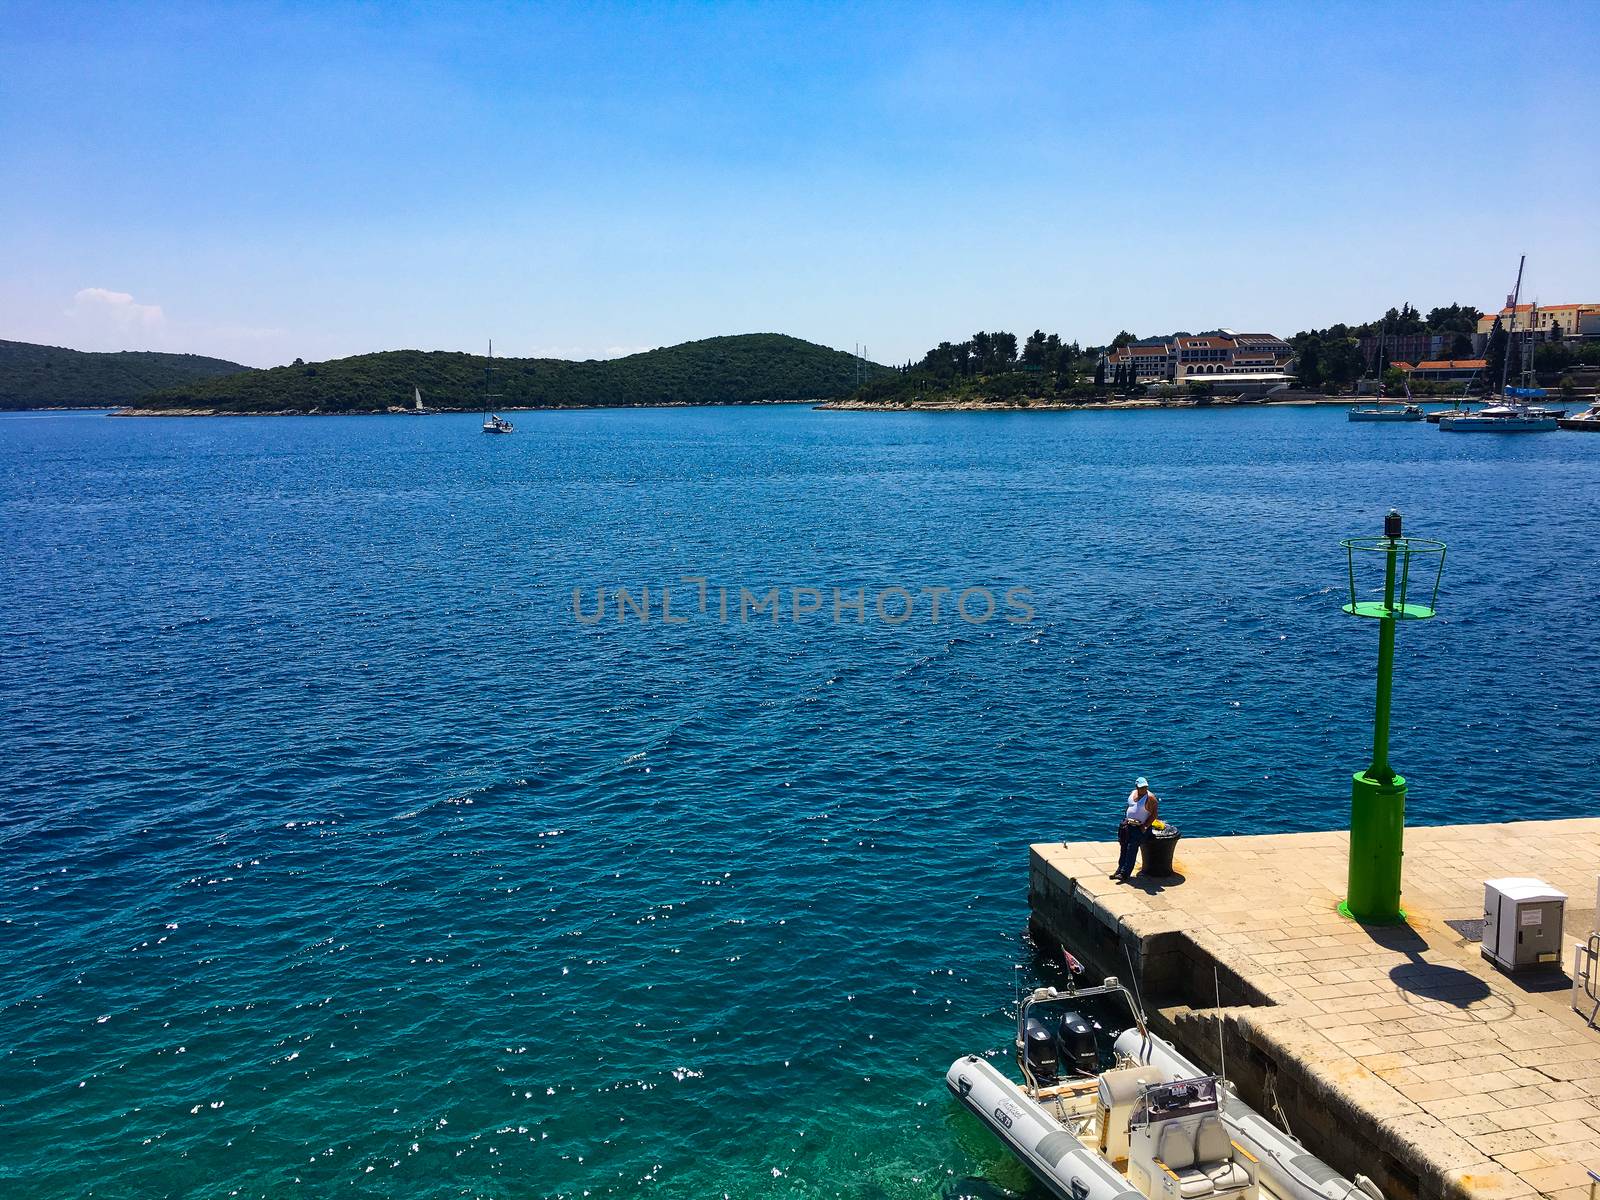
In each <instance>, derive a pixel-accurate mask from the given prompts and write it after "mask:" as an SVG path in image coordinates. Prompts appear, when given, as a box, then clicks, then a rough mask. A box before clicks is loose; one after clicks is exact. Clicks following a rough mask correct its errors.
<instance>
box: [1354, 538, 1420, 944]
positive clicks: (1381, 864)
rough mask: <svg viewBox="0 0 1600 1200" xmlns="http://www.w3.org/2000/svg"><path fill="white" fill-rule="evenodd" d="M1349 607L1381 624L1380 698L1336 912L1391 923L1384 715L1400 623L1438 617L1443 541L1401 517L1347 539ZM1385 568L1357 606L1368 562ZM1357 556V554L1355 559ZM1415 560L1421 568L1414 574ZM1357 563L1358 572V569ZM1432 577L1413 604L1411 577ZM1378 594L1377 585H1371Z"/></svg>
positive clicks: (1396, 824)
mask: <svg viewBox="0 0 1600 1200" xmlns="http://www.w3.org/2000/svg"><path fill="white" fill-rule="evenodd" d="M1339 544H1340V545H1341V546H1343V547H1344V549H1345V553H1346V556H1347V557H1348V560H1349V568H1350V603H1348V604H1346V605H1345V606H1344V611H1345V612H1347V613H1349V614H1350V615H1351V616H1353V617H1365V618H1368V619H1370V620H1376V621H1377V622H1378V623H1379V624H1378V694H1377V702H1376V705H1375V707H1374V712H1373V719H1372V763H1371V765H1370V766H1368V767H1367V769H1366V770H1365V771H1358V772H1357V773H1356V774H1355V775H1354V776H1352V777H1351V789H1350V877H1349V887H1348V890H1347V892H1346V894H1345V899H1344V900H1342V901H1340V903H1339V911H1340V912H1341V913H1343V914H1344V915H1345V916H1347V917H1350V918H1352V919H1353V920H1357V921H1361V922H1363V923H1366V924H1374V925H1393V924H1398V923H1400V922H1402V921H1404V920H1405V919H1406V914H1405V911H1404V910H1403V909H1402V908H1401V907H1400V860H1401V857H1402V856H1403V855H1404V853H1405V851H1404V842H1405V825H1406V781H1405V780H1404V779H1403V778H1402V777H1401V776H1399V775H1397V774H1395V771H1394V768H1392V767H1391V766H1390V765H1389V710H1390V704H1391V702H1392V699H1393V696H1394V633H1395V629H1396V627H1397V625H1398V623H1399V622H1400V621H1426V620H1429V619H1431V618H1432V617H1433V616H1434V614H1435V612H1436V611H1437V603H1438V599H1439V581H1440V580H1441V579H1442V578H1443V576H1444V551H1445V546H1444V543H1443V542H1435V541H1430V540H1428V539H1426V538H1408V537H1404V536H1402V533H1401V520H1400V514H1399V513H1398V512H1396V511H1395V510H1394V509H1390V510H1389V513H1388V515H1387V516H1386V517H1384V519H1383V536H1382V537H1376V538H1346V539H1345V540H1344V541H1342V542H1340V543H1339ZM1374 555H1377V556H1381V558H1382V563H1383V599H1382V600H1381V601H1379V600H1362V599H1360V592H1359V588H1360V586H1361V583H1360V580H1359V579H1358V576H1364V575H1366V574H1367V569H1366V568H1367V564H1369V563H1374V562H1375V560H1374V559H1373V557H1372V556H1374ZM1358 556H1361V557H1359V558H1358ZM1413 561H1415V562H1416V564H1417V567H1418V570H1417V571H1416V572H1413V566H1412V564H1413ZM1358 563H1359V564H1361V567H1362V568H1363V569H1358ZM1428 567H1432V569H1433V570H1432V574H1433V579H1432V580H1431V585H1432V586H1431V590H1430V591H1429V593H1428V599H1427V603H1425V604H1424V603H1420V602H1417V601H1413V600H1412V598H1411V596H1412V586H1413V583H1414V582H1419V580H1418V579H1414V574H1415V575H1416V576H1419V577H1425V576H1426V575H1427V574H1428V570H1427V568H1428ZM1373 590H1374V591H1375V590H1376V587H1375V586H1374V587H1373Z"/></svg>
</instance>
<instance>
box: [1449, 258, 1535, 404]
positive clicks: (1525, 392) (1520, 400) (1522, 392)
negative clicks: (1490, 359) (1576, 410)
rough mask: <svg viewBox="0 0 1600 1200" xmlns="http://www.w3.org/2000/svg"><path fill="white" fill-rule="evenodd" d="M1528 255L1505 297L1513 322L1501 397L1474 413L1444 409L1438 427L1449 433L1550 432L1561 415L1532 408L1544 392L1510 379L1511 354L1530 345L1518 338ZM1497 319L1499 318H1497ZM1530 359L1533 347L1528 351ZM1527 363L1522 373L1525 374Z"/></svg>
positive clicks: (1504, 357) (1508, 334) (1508, 332)
mask: <svg viewBox="0 0 1600 1200" xmlns="http://www.w3.org/2000/svg"><path fill="white" fill-rule="evenodd" d="M1527 263H1528V256H1527V255H1523V256H1522V258H1520V259H1519V260H1518V261H1517V284H1516V287H1514V288H1513V289H1512V291H1511V295H1510V296H1508V297H1506V299H1507V301H1508V304H1509V307H1510V309H1511V324H1510V326H1509V327H1508V328H1507V330H1506V344H1505V347H1504V349H1503V350H1502V352H1501V357H1500V399H1499V402H1498V403H1493V402H1491V403H1490V404H1489V405H1487V406H1486V407H1484V408H1480V409H1479V410H1478V411H1477V412H1475V413H1445V414H1444V415H1443V416H1442V417H1440V418H1439V428H1440V429H1441V430H1442V431H1444V432H1446V433H1549V432H1552V431H1554V430H1555V428H1556V421H1557V419H1558V418H1559V417H1560V416H1561V415H1562V414H1561V413H1558V412H1554V411H1552V410H1550V409H1545V408H1531V407H1529V405H1528V404H1527V400H1528V399H1529V398H1541V397H1543V396H1544V392H1543V391H1542V390H1541V389H1539V388H1533V387H1526V386H1524V387H1517V386H1514V385H1512V383H1511V356H1512V355H1513V354H1518V355H1520V354H1522V352H1523V350H1524V349H1527V348H1528V347H1527V346H1525V345H1524V343H1526V340H1527V339H1525V338H1524V339H1523V342H1518V341H1517V311H1518V301H1519V300H1520V299H1521V298H1522V269H1523V268H1524V267H1525V266H1527ZM1497 323H1498V322H1497ZM1528 357H1529V359H1530V360H1531V351H1530V353H1529V356H1528ZM1527 366H1528V364H1527V363H1524V365H1523V370H1522V371H1521V372H1520V373H1519V374H1521V375H1524V376H1525V375H1526V374H1527V373H1528V371H1527Z"/></svg>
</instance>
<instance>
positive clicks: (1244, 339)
mask: <svg viewBox="0 0 1600 1200" xmlns="http://www.w3.org/2000/svg"><path fill="white" fill-rule="evenodd" d="M1293 365H1294V351H1293V350H1292V349H1291V348H1290V346H1289V343H1288V342H1286V341H1284V340H1283V339H1282V338H1280V337H1277V336H1275V335H1273V334H1270V333H1234V332H1233V331H1232V330H1231V329H1222V330H1218V331H1217V332H1216V333H1203V334H1197V335H1193V336H1191V335H1184V336H1181V337H1170V338H1159V339H1151V340H1148V341H1144V342H1134V343H1130V344H1129V345H1126V346H1123V347H1122V348H1121V349H1119V350H1113V351H1112V352H1111V353H1110V354H1108V355H1106V378H1107V379H1110V378H1112V377H1113V376H1114V375H1115V373H1116V371H1117V368H1119V367H1124V366H1132V368H1133V371H1134V378H1135V380H1137V381H1138V382H1139V383H1155V384H1160V383H1172V384H1178V385H1180V386H1182V385H1185V384H1191V383H1204V384H1210V385H1211V386H1212V387H1213V388H1220V389H1224V390H1228V391H1234V390H1237V391H1241V392H1244V391H1270V390H1272V389H1274V388H1277V387H1282V386H1286V385H1288V384H1291V383H1293V382H1294V374H1293V371H1292V370H1291V368H1292V367H1293Z"/></svg>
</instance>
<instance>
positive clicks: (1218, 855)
mask: <svg viewBox="0 0 1600 1200" xmlns="http://www.w3.org/2000/svg"><path fill="white" fill-rule="evenodd" d="M1348 844H1349V839H1348V834H1346V833H1344V832H1342V831H1341V832H1334V833H1304V834H1283V835H1267V836H1257V837H1230V838H1194V839H1190V838H1185V839H1184V840H1183V841H1182V842H1180V843H1179V847H1178V856H1177V859H1176V862H1175V864H1174V865H1175V869H1176V871H1177V873H1178V874H1177V877H1176V878H1175V879H1172V880H1168V881H1159V880H1153V881H1142V880H1137V879H1136V880H1135V881H1134V882H1133V883H1132V884H1128V885H1118V884H1116V883H1113V882H1111V881H1109V880H1107V878H1106V873H1107V871H1109V870H1110V869H1111V867H1112V866H1113V865H1114V864H1115V862H1116V852H1117V848H1116V845H1115V844H1114V843H1075V844H1068V845H1063V844H1060V843H1054V844H1040V845H1036V846H1034V847H1033V870H1034V872H1035V880H1034V888H1035V891H1036V892H1037V890H1038V888H1039V885H1040V880H1041V879H1047V880H1048V881H1049V883H1050V885H1051V886H1053V887H1056V888H1061V887H1066V888H1075V889H1076V890H1077V893H1078V894H1079V895H1081V896H1082V897H1083V898H1084V899H1085V900H1087V901H1088V902H1089V904H1090V905H1091V906H1092V907H1093V908H1094V909H1095V910H1097V911H1096V913H1095V915H1096V919H1098V920H1101V921H1102V922H1106V923H1108V924H1110V923H1114V924H1115V925H1116V926H1117V927H1118V928H1120V929H1122V930H1126V931H1129V932H1131V933H1132V934H1133V935H1134V936H1135V937H1137V938H1140V939H1144V938H1148V937H1150V936H1152V935H1157V934H1162V933H1168V932H1174V931H1181V932H1182V933H1184V934H1185V935H1187V937H1188V938H1189V939H1190V940H1191V941H1192V942H1193V943H1194V944H1195V945H1196V946H1197V947H1199V948H1200V950H1202V951H1203V952H1204V953H1205V954H1206V955H1208V956H1210V957H1211V958H1214V959H1215V960H1216V961H1217V963H1218V964H1219V965H1220V966H1221V967H1222V968H1223V969H1224V970H1231V971H1233V972H1234V973H1236V974H1237V975H1238V977H1239V978H1240V979H1241V980H1243V981H1244V982H1245V983H1247V984H1248V985H1250V986H1251V987H1253V988H1255V989H1256V990H1257V991H1259V992H1260V993H1261V994H1262V995H1264V996H1265V997H1266V998H1267V1000H1268V1001H1269V1006H1268V1007H1252V1008H1238V1009H1229V1010H1227V1012H1228V1013H1229V1019H1234V1018H1235V1016H1237V1018H1238V1019H1240V1020H1241V1021H1245V1022H1249V1023H1252V1024H1253V1026H1254V1028H1255V1031H1256V1033H1257V1034H1259V1035H1261V1036H1263V1037H1267V1038H1269V1039H1271V1040H1272V1041H1275V1042H1276V1043H1278V1044H1279V1045H1282V1046H1284V1048H1285V1049H1286V1050H1287V1051H1288V1052H1289V1053H1291V1054H1293V1055H1294V1056H1295V1058H1296V1059H1297V1060H1305V1061H1308V1062H1309V1063H1311V1064H1312V1066H1313V1068H1314V1070H1315V1071H1317V1072H1319V1073H1320V1076H1321V1077H1322V1078H1324V1079H1329V1080H1332V1081H1333V1082H1334V1086H1336V1087H1337V1088H1339V1089H1340V1090H1341V1091H1342V1094H1343V1099H1345V1100H1347V1101H1348V1102H1349V1103H1351V1104H1353V1105H1354V1106H1355V1109H1356V1110H1357V1111H1358V1113H1359V1114H1360V1116H1361V1117H1363V1118H1365V1119H1367V1120H1370V1121H1372V1122H1375V1123H1376V1124H1378V1125H1381V1126H1382V1127H1383V1129H1384V1132H1385V1134H1386V1135H1387V1136H1392V1137H1393V1138H1394V1139H1403V1140H1404V1141H1406V1142H1408V1143H1410V1145H1411V1147H1412V1148H1413V1150H1414V1151H1415V1154H1416V1156H1417V1157H1420V1158H1421V1159H1423V1160H1425V1161H1426V1162H1427V1163H1428V1164H1430V1165H1431V1166H1432V1167H1434V1168H1435V1169H1436V1170H1437V1171H1438V1172H1439V1174H1440V1175H1441V1176H1442V1177H1444V1178H1445V1179H1447V1180H1448V1181H1449V1182H1450V1183H1452V1184H1454V1186H1453V1187H1449V1186H1447V1187H1446V1188H1445V1190H1444V1192H1440V1193H1438V1194H1448V1193H1450V1192H1454V1193H1457V1194H1466V1195H1472V1196H1485V1197H1491V1196H1492V1197H1502V1198H1505V1200H1517V1198H1521V1197H1532V1196H1536V1195H1537V1196H1548V1197H1553V1198H1556V1200H1579V1198H1580V1197H1581V1198H1582V1200H1587V1198H1588V1196H1589V1187H1588V1185H1589V1176H1588V1174H1587V1168H1591V1167H1592V1168H1594V1169H1596V1170H1600V1032H1597V1031H1595V1030H1594V1029H1591V1028H1590V1027H1589V1026H1588V1025H1587V1023H1586V1021H1585V1020H1584V1019H1583V1018H1582V1017H1581V1016H1579V1015H1578V1014H1576V1013H1574V1012H1573V1011H1572V1008H1571V990H1570V984H1569V983H1568V982H1567V980H1566V977H1565V972H1566V971H1568V970H1570V969H1571V964H1572V945H1573V943H1574V942H1576V941H1577V940H1578V939H1580V938H1582V937H1585V936H1587V934H1588V932H1589V930H1590V929H1591V928H1593V927H1594V926H1595V924H1596V918H1595V912H1594V904H1595V886H1596V876H1597V873H1600V819H1589V820H1570V821H1529V822H1516V823H1512V824H1504V825H1458V826H1444V827H1436V828H1414V829H1408V830H1407V831H1406V858H1405V877H1404V885H1405V891H1404V894H1403V897H1402V904H1403V906H1404V907H1405V909H1406V913H1407V915H1408V918H1409V923H1408V925H1407V926H1405V927H1400V928H1390V929H1380V928H1377V927H1363V926H1361V925H1358V924H1355V923H1354V922H1352V921H1349V920H1346V919H1345V918H1343V917H1341V916H1340V915H1339V914H1338V912H1337V911H1336V908H1335V905H1336V904H1337V902H1338V900H1339V898H1340V897H1341V896H1342V895H1343V892H1344V885H1345V871H1346V864H1347V861H1348ZM1508 875H1511V876H1515V875H1531V876H1537V877H1539V878H1541V879H1544V880H1545V881H1546V882H1548V883H1551V884H1553V885H1554V886H1556V887H1557V888H1560V889H1561V890H1562V891H1564V892H1566V893H1567V895H1568V897H1569V899H1568V902H1567V914H1566V927H1565V934H1564V943H1563V945H1564V950H1563V953H1564V959H1563V962H1562V972H1563V974H1562V976H1561V979H1560V980H1559V981H1556V980H1553V979H1552V978H1551V973H1549V972H1546V973H1544V975H1543V977H1542V978H1540V977H1534V976H1526V975H1524V976H1518V977H1510V976H1507V975H1504V974H1502V973H1501V972H1499V971H1498V970H1496V969H1495V968H1494V967H1493V966H1491V965H1490V964H1489V963H1488V962H1486V961H1485V960H1484V959H1483V958H1482V956H1481V954H1480V952H1479V946H1478V944H1477V943H1476V942H1468V941H1467V940H1466V939H1465V938H1463V937H1462V935H1460V934H1459V933H1457V932H1456V931H1455V930H1453V929H1451V928H1450V927H1448V926H1447V925H1445V921H1446V920H1454V919H1461V918H1474V917H1481V916H1482V908H1483V881H1484V880H1485V879H1490V878H1495V877H1498V876H1508ZM1141 944H1142V943H1141ZM1205 974H1206V975H1207V976H1208V977H1209V974H1210V972H1209V969H1208V970H1207V971H1206V972H1205ZM1207 982H1208V983H1209V978H1208V981H1207ZM1556 982H1559V986H1554V987H1552V984H1553V983H1556ZM1434 1190H1436V1189H1434Z"/></svg>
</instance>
